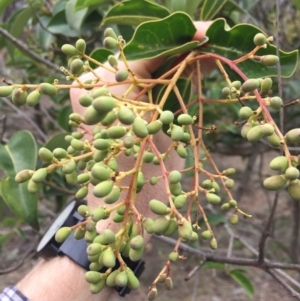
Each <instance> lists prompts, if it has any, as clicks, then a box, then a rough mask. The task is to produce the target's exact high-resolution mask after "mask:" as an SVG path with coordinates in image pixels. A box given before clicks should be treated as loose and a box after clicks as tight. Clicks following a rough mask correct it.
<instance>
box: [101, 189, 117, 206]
mask: <svg viewBox="0 0 300 301" xmlns="http://www.w3.org/2000/svg"><path fill="white" fill-rule="evenodd" d="M120 194H121V190H120V188H119V187H118V186H114V187H113V189H112V190H111V192H110V193H109V194H108V195H107V196H106V197H105V198H104V199H103V201H104V203H106V204H113V203H115V202H116V201H117V200H118V199H119V198H120Z"/></svg>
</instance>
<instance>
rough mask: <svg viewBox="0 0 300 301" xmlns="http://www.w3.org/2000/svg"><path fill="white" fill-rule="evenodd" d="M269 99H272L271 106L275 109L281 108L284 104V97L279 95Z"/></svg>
mask: <svg viewBox="0 0 300 301" xmlns="http://www.w3.org/2000/svg"><path fill="white" fill-rule="evenodd" d="M269 101H270V107H271V108H272V109H274V110H279V109H280V108H281V107H282V105H283V101H282V99H281V98H280V97H278V96H274V97H271V98H270V99H269Z"/></svg>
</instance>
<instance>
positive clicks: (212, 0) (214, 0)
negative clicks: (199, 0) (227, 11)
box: [200, 0, 227, 21]
mask: <svg viewBox="0 0 300 301" xmlns="http://www.w3.org/2000/svg"><path fill="white" fill-rule="evenodd" d="M226 2H227V0H205V2H204V4H203V6H202V9H201V16H200V19H201V20H202V21H208V20H213V18H214V16H216V15H217V14H218V12H219V11H220V10H221V9H222V7H223V5H224V4H225V3H226Z"/></svg>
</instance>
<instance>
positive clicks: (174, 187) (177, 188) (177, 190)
mask: <svg viewBox="0 0 300 301" xmlns="http://www.w3.org/2000/svg"><path fill="white" fill-rule="evenodd" d="M169 188H170V191H171V193H172V194H173V195H175V196H177V195H180V194H181V193H182V187H181V184H180V182H178V183H175V184H169Z"/></svg>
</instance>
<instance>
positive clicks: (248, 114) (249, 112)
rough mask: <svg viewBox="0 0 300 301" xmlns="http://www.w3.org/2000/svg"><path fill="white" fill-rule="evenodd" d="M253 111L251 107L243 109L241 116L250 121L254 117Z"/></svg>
mask: <svg viewBox="0 0 300 301" xmlns="http://www.w3.org/2000/svg"><path fill="white" fill-rule="evenodd" d="M252 114H253V111H252V109H251V108H249V107H242V108H241V109H240V111H239V116H240V117H241V118H243V119H248V118H250V117H251V116H252Z"/></svg>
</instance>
